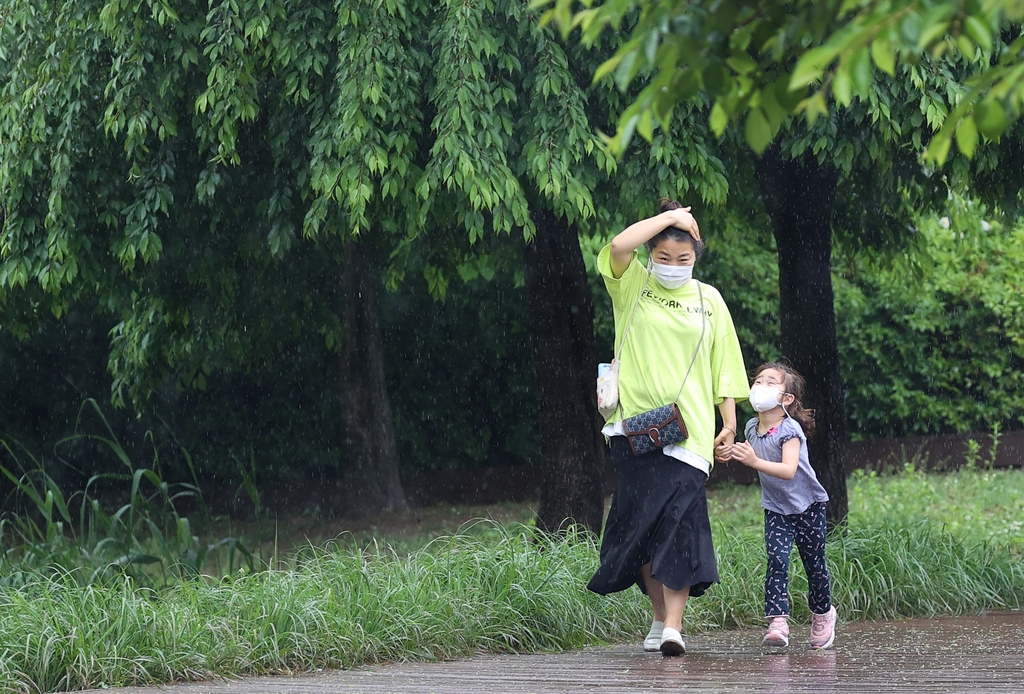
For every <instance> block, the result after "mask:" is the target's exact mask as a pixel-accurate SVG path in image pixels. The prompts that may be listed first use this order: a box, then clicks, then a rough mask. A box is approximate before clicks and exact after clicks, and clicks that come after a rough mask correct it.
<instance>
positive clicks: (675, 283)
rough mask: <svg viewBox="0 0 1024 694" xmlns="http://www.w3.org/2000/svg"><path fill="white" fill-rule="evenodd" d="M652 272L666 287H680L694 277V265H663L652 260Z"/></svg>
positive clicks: (659, 282)
mask: <svg viewBox="0 0 1024 694" xmlns="http://www.w3.org/2000/svg"><path fill="white" fill-rule="evenodd" d="M651 274H652V275H654V279H656V280H658V284H660V285H661V286H662V287H664V288H665V289H678V288H679V287H682V286H683V285H684V284H686V283H687V282H689V281H690V279H691V278H692V277H693V266H692V265H663V264H661V263H656V262H653V261H652V262H651Z"/></svg>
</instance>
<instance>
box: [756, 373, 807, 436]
mask: <svg viewBox="0 0 1024 694" xmlns="http://www.w3.org/2000/svg"><path fill="white" fill-rule="evenodd" d="M768 369H775V370H776V371H778V372H779V373H781V374H782V377H783V379H784V381H785V382H784V383H783V385H784V386H785V388H786V393H788V394H789V395H792V396H793V404H792V405H786V408H785V409H786V413H787V414H789V416H790V417H792V418H793V419H795V420H796V421H797V422H799V423H800V427H801V428H802V429H803V430H804V435H805V436H807V438H810V437H812V436H814V410H808V409H806V408H804V404H803V399H804V385H805V384H804V377H803V376H801V375H800V374H798V373H797V372H796V369H794V368H793V367H792V366H790V365H789V364H788V363H784V362H779V361H769V362H765V363H764V364H761V366H759V367H757V370H756V371H755V372H754V378H755V379H756V378H757V377H758V376H760V375H761V373H762V372H763V371H767V370H768Z"/></svg>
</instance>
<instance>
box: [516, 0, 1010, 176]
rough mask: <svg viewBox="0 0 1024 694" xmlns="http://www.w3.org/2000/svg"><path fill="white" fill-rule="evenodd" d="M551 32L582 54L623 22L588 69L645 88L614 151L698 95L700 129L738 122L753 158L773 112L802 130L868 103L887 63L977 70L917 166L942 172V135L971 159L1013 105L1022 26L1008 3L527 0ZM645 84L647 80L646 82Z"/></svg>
mask: <svg viewBox="0 0 1024 694" xmlns="http://www.w3.org/2000/svg"><path fill="white" fill-rule="evenodd" d="M535 4H536V5H538V6H543V7H549V9H548V10H547V12H546V13H545V15H544V21H554V22H556V23H557V24H558V26H559V27H560V29H561V31H562V33H563V35H565V36H568V34H569V33H571V32H572V31H573V30H574V29H576V28H579V29H580V30H581V39H582V42H583V43H584V44H586V45H590V44H593V43H594V42H596V41H598V40H599V38H600V37H601V35H602V33H604V32H605V31H606V30H612V31H618V30H619V29H620V28H621V27H623V26H626V27H627V28H628V31H629V38H628V40H627V41H625V42H624V43H623V44H622V45H621V47H620V48H619V49H618V50H617V51H616V53H615V55H614V56H612V57H611V58H610V59H608V60H607V61H605V62H604V63H603V64H602V65H601V66H600V67H599V68H598V69H597V71H596V73H595V80H597V79H601V78H603V77H605V76H607V75H611V76H613V77H614V79H615V82H616V83H617V84H618V86H619V87H620V88H622V89H625V88H626V86H627V85H629V84H631V83H632V82H634V81H636V80H637V79H638V78H639V77H640V76H643V77H644V78H645V80H644V81H645V86H644V88H643V90H642V91H641V92H640V94H639V96H638V97H637V98H636V100H635V101H633V103H632V104H631V106H630V107H629V108H628V109H627V110H626V111H625V112H624V113H623V114H622V117H621V119H620V120H619V123H618V131H617V133H616V134H615V136H614V137H613V138H611V139H610V145H611V148H612V149H613V151H616V152H620V153H621V152H622V151H623V150H624V148H625V146H626V145H627V144H628V143H629V141H630V140H631V139H632V137H633V135H634V133H636V132H639V133H640V134H641V135H643V136H644V137H647V138H648V139H649V137H650V136H649V133H650V131H651V129H652V127H653V124H654V123H655V122H657V123H659V124H660V125H661V126H662V127H663V128H667V127H668V123H669V121H670V120H671V118H672V113H673V109H674V108H675V107H676V106H677V105H678V104H679V103H681V102H685V101H688V100H690V99H692V98H694V97H695V96H696V95H697V94H698V93H700V92H703V93H705V94H707V95H709V97H710V98H711V100H712V102H713V106H712V108H711V112H710V122H711V127H712V128H713V130H714V131H715V132H716V133H717V134H719V135H720V134H721V133H722V132H724V130H725V128H726V127H727V126H728V124H729V123H730V122H740V121H742V122H743V124H744V134H745V139H746V142H747V143H748V144H749V145H750V147H751V148H753V149H754V150H755V151H756V152H758V153H760V152H762V151H764V149H765V148H766V147H767V146H768V145H769V144H770V143H771V142H772V141H773V139H774V138H775V136H776V134H777V133H778V131H779V129H780V127H781V126H782V124H783V122H784V121H785V120H786V117H787V116H788V115H790V114H791V113H798V114H803V116H804V117H805V118H806V119H807V121H809V122H810V123H812V124H813V123H814V121H815V120H816V119H817V118H818V117H820V116H821V115H823V114H826V113H827V112H828V111H829V103H830V101H834V102H835V103H836V104H838V105H839V106H841V107H848V106H850V105H851V104H852V103H853V102H854V100H855V98H860V99H866V98H868V96H869V94H870V92H871V87H872V73H873V72H874V71H875V70H880V71H881V72H884V73H886V74H888V75H890V76H894V75H896V71H897V66H898V64H901V63H903V64H913V65H916V64H918V63H919V62H920V61H921V59H922V58H923V57H927V56H930V57H933V58H937V57H941V56H943V55H947V54H960V55H962V56H963V57H964V58H965V59H966V60H968V61H970V62H972V63H975V64H976V66H977V69H976V70H975V71H974V74H973V75H972V76H971V77H970V78H969V79H967V80H966V81H965V82H964V86H965V89H964V91H963V93H962V94H961V95H960V98H959V100H958V102H957V103H956V104H955V107H954V108H953V109H951V110H950V112H949V113H948V114H946V115H945V117H944V119H943V121H942V123H941V127H940V129H939V132H938V133H937V134H936V135H935V136H934V137H933V138H932V139H931V141H930V143H929V145H928V149H927V152H926V157H927V158H928V159H929V160H931V161H933V162H934V163H937V164H941V163H943V162H944V161H945V160H946V158H947V156H948V154H949V150H950V147H951V144H952V143H953V141H954V139H955V142H956V145H957V147H958V148H959V149H960V151H961V152H963V153H964V154H965V155H967V156H968V157H971V156H972V155H973V154H974V152H975V150H976V149H977V147H978V144H979V142H980V141H981V140H983V139H988V140H993V139H996V138H998V137H999V136H1000V135H1001V134H1002V133H1004V132H1005V131H1006V130H1007V128H1008V127H1009V125H1010V123H1011V121H1012V120H1013V119H1014V118H1016V117H1017V116H1019V115H1020V113H1021V110H1022V108H1024V59H1022V57H1024V37H1021V36H1020V29H1019V27H1017V26H1012V25H1011V24H1010V23H1011V22H1017V21H1020V20H1021V19H1022V18H1024V3H1021V2H1020V1H1019V0H966V1H961V0H789V1H786V2H783V1H780V0H776V1H773V2H762V1H760V0H756V1H755V0H701V1H698V2H689V1H685V0H653V1H647V0H644V1H641V0H606V1H605V2H602V3H600V4H598V3H595V2H594V1H593V0H579V2H577V0H537V1H536V2H535ZM648 77H649V79H648Z"/></svg>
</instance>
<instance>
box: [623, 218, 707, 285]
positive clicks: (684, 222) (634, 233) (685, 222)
mask: <svg viewBox="0 0 1024 694" xmlns="http://www.w3.org/2000/svg"><path fill="white" fill-rule="evenodd" d="M672 226H675V227H679V228H680V229H682V230H684V231H688V232H690V235H691V236H693V238H694V239H697V240H699V239H700V228H699V227H698V226H697V220H696V219H694V218H693V215H692V214H690V208H689V207H683V208H681V209H678V210H669V211H668V212H662V213H661V214H659V215H655V216H654V217H648V218H647V219H641V220H640V221H639V222H636V223H634V224H630V225H629V226H628V227H626V228H625V229H623V230H622V231H620V232H619V233H618V235H617V236H616V237H615V238H614V239H612V248H611V258H610V261H611V266H612V276H613V277H614V278H615V279H619V278H620V277H622V273H624V272H625V271H626V268H628V267H629V263H630V261H632V260H633V251H635V250H636V249H638V248H640V246H642V245H644V244H645V243H647V242H648V241H650V240H651V239H652V238H654V237H655V236H657V235H658V234H660V233H661V232H663V231H665V229H668V228H669V227H672Z"/></svg>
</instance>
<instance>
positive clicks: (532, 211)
mask: <svg viewBox="0 0 1024 694" xmlns="http://www.w3.org/2000/svg"><path fill="white" fill-rule="evenodd" d="M0 18H2V19H0V21H2V22H3V29H2V31H3V41H2V47H0V77H2V80H3V82H2V83H3V85H4V101H3V105H2V106H0V158H2V163H0V200H2V204H3V209H4V215H5V216H4V221H3V225H4V226H3V244H2V249H0V255H2V258H0V290H2V292H3V300H4V301H5V302H6V308H5V317H6V318H7V320H8V322H7V325H8V326H12V327H13V328H16V329H17V330H19V331H20V332H21V333H22V334H28V333H30V332H31V330H32V329H33V324H34V322H35V317H36V316H38V314H39V312H41V311H50V312H51V313H53V314H55V315H58V316H59V315H63V313H64V312H65V311H67V310H68V307H69V306H71V305H72V304H74V303H75V302H78V301H82V300H84V299H86V298H89V297H99V301H100V304H101V305H102V306H103V307H104V310H107V311H109V312H111V313H112V314H114V315H116V316H117V324H116V326H115V327H114V329H113V331H112V344H111V358H110V369H111V371H112V373H113V374H114V377H115V385H114V388H115V390H114V395H115V399H116V400H118V401H129V400H130V401H144V399H145V398H146V396H147V394H149V393H152V392H154V391H155V390H156V389H158V388H161V387H163V386H164V384H165V383H167V382H168V381H169V380H171V381H173V382H175V383H178V384H180V385H181V386H182V387H186V388H191V387H202V386H203V385H204V382H205V379H206V376H207V375H208V374H209V373H210V372H211V371H212V370H214V369H216V368H218V365H220V364H235V365H245V364H251V363H253V362H254V361H257V362H258V360H259V352H260V349H261V345H262V344H263V343H264V342H266V341H268V340H273V339H275V337H276V336H277V334H278V332H279V331H280V330H281V328H282V325H291V324H310V323H311V324H313V325H315V326H316V330H317V331H319V332H320V333H321V334H322V335H323V337H324V339H325V341H326V342H327V343H328V344H329V346H331V347H332V348H335V349H348V348H347V347H343V345H345V344H346V340H353V338H354V337H356V336H358V335H361V334H368V335H372V333H373V330H372V321H370V319H369V315H368V314H365V313H364V314H361V315H358V316H357V315H354V314H353V313H352V312H350V311H347V308H348V307H349V304H350V301H349V302H346V303H344V305H343V306H342V305H339V306H325V305H323V304H322V303H318V302H317V301H316V300H315V297H313V296H303V295H302V291H303V288H304V287H305V286H307V285H306V283H307V282H311V281H312V280H313V279H314V278H318V279H319V281H320V282H322V283H325V284H330V282H327V281H326V280H325V279H324V277H327V278H334V282H335V283H336V284H337V285H338V287H339V288H340V287H341V284H342V283H343V282H349V281H353V282H356V280H355V279H354V278H353V277H352V276H351V273H352V272H353V271H352V270H351V269H349V270H348V271H345V270H344V269H343V268H344V267H345V262H344V259H345V257H346V256H347V254H348V253H349V252H350V250H351V247H350V246H347V245H346V244H351V243H352V242H353V241H354V240H355V239H356V238H358V239H371V240H372V242H371V243H370V245H369V246H368V248H370V249H373V251H372V252H373V253H375V254H376V255H372V259H373V262H375V263H380V261H381V260H384V261H385V262H388V263H389V269H388V273H389V278H390V282H391V283H392V284H393V283H395V282H398V281H400V280H401V278H402V276H403V273H404V272H406V271H407V269H408V268H409V267H410V265H409V259H410V258H412V257H413V256H415V257H417V258H420V259H425V262H424V263H423V269H422V272H423V274H424V277H425V279H426V281H427V283H428V286H429V288H430V290H431V291H432V292H433V293H434V294H435V295H437V296H439V297H440V296H443V295H444V292H445V288H446V286H447V283H448V282H449V281H450V279H451V278H452V277H454V276H456V275H458V274H466V273H470V272H491V271H493V263H502V262H509V261H510V259H512V260H514V259H515V258H519V257H521V256H520V253H521V252H522V247H523V245H524V242H525V243H526V244H529V243H532V242H533V241H534V239H535V237H536V245H535V246H531V247H529V250H528V251H527V254H526V265H527V267H526V269H525V272H524V273H523V276H524V278H526V282H527V286H528V289H529V291H530V292H531V304H532V305H533V306H534V307H535V308H536V311H537V313H536V320H535V321H534V322H533V325H532V326H531V345H532V350H533V354H534V356H535V372H536V374H537V381H538V384H548V383H550V382H551V379H552V378H562V379H563V381H562V385H563V386H565V387H562V388H538V393H539V394H540V395H541V397H540V398H539V402H538V416H539V418H540V420H541V422H542V423H544V422H551V421H556V420H558V421H564V422H566V429H567V430H568V431H572V432H592V431H594V430H595V428H596V426H597V424H598V422H597V415H596V406H595V403H594V393H593V383H592V381H593V370H594V365H595V361H596V353H595V350H594V347H593V334H592V333H593V331H592V329H591V328H589V327H587V326H588V325H592V318H591V316H592V308H591V306H590V297H589V293H588V292H587V291H586V286H587V283H586V280H585V278H584V276H583V275H582V273H581V271H580V270H581V268H582V262H581V256H580V251H579V246H578V242H577V238H576V237H577V232H578V230H581V229H586V228H587V226H588V225H590V224H595V223H608V222H609V220H614V219H621V218H630V217H635V216H636V215H637V214H638V210H639V208H640V207H645V206H643V205H641V204H640V202H641V201H646V200H652V201H653V200H654V199H656V197H657V196H658V194H678V193H686V192H687V191H688V190H693V189H694V188H706V190H704V191H703V193H704V195H703V197H706V198H709V197H710V198H713V197H715V196H716V195H719V196H721V194H722V193H723V190H724V187H723V186H724V184H723V180H724V179H722V178H721V176H720V175H719V176H717V177H714V176H712V177H706V176H703V175H702V176H696V175H691V173H693V174H696V173H698V172H705V171H707V170H708V169H709V167H710V169H714V168H715V166H716V164H714V162H713V161H712V160H708V159H699V160H698V159H694V158H693V157H691V156H689V155H688V153H687V152H686V151H685V150H683V149H681V148H676V145H675V144H674V143H670V142H669V141H668V140H667V139H666V140H665V141H663V142H662V143H661V144H657V143H656V144H655V146H654V147H652V148H649V149H647V151H646V154H645V155H642V156H640V157H638V159H637V164H636V165H634V166H633V167H619V168H616V166H615V163H614V160H613V159H612V158H611V157H609V156H608V155H607V154H606V153H605V151H604V149H603V147H602V145H601V143H600V140H599V138H597V137H596V136H595V134H594V130H595V126H598V125H603V124H604V123H606V122H609V121H610V120H611V119H614V118H615V117H616V116H617V114H618V112H619V111H620V110H621V108H623V107H624V105H625V103H626V102H625V100H624V99H623V97H621V96H620V95H619V94H618V93H617V92H615V91H614V90H611V89H601V90H596V91H594V90H592V91H588V90H587V88H586V83H587V81H588V80H587V77H586V73H585V72H584V71H582V70H580V69H579V68H578V67H576V68H574V67H573V66H574V65H576V66H578V65H581V64H583V63H582V62H580V61H578V57H579V56H573V55H570V54H569V53H567V52H566V51H565V49H564V48H563V47H562V46H561V45H559V43H558V42H557V41H555V40H553V36H552V35H551V32H550V31H549V30H540V29H538V28H537V23H536V17H535V16H534V15H532V14H531V13H530V12H529V10H528V9H527V8H526V7H525V6H523V5H522V4H520V3H511V2H508V3H503V2H480V3H461V2H453V1H451V0H443V1H440V2H433V3H430V2H425V1H421V2H409V3H396V2H390V1H385V0H354V1H353V2H349V3H345V4H336V3H331V2H326V1H324V0H321V1H319V2H318V1H313V2H309V1H308V0H301V1H300V0H232V2H219V3H214V4H213V5H211V7H210V9H209V11H208V12H201V11H199V10H198V9H197V7H195V6H191V5H190V6H187V7H175V6H172V5H171V4H169V3H167V2H165V1H164V0H146V2H145V3H144V6H143V5H131V4H127V3H123V2H120V1H119V0H113V1H109V2H100V1H99V0H86V1H85V2H70V0H44V2H34V1H33V2H30V1H29V0H3V1H2V4H0ZM599 50H605V49H599ZM579 52H580V53H587V52H588V51H587V50H585V49H580V51H579ZM706 134H707V133H706V131H701V132H700V133H699V134H698V135H697V136H696V138H697V140H700V139H702V138H704V137H705V135H706ZM677 141H678V142H682V143H683V144H686V143H687V142H691V141H694V140H692V139H686V140H677ZM697 145H698V146H699V142H698V143H697ZM645 161H646V166H645V165H644V162H645ZM709 161H711V163H710V164H709ZM719 168H720V167H719ZM652 169H654V170H658V171H660V172H662V173H663V174H664V175H663V176H661V177H660V179H659V180H658V183H657V184H656V185H651V183H650V181H649V178H648V175H649V171H650V170H652ZM631 177H632V178H631ZM673 185H675V188H674V189H673ZM691 185H692V186H693V187H694V188H691V187H690V186H691ZM656 188H657V189H656ZM641 190H642V194H637V192H638V191H641ZM644 211H645V212H646V211H647V210H646V209H645V210H644ZM513 233H514V234H515V236H514V237H513V236H511V234H513ZM491 237H496V238H503V239H505V242H504V244H502V246H501V250H499V251H497V252H495V251H494V250H493V249H491V248H490V247H489V246H488V245H487V244H485V243H483V241H484V239H485V238H491ZM307 240H313V241H315V242H316V243H317V244H319V246H320V248H321V249H322V251H321V253H320V255H321V256H322V257H321V258H320V262H319V263H318V264H317V263H314V264H313V265H312V266H309V267H308V268H307V270H308V272H307V273H306V274H307V275H309V276H307V277H300V278H299V280H297V281H299V282H300V286H299V287H298V289H297V290H296V286H295V285H294V284H292V286H289V284H288V282H286V281H284V279H285V278H286V277H289V276H290V274H289V273H285V272H284V271H283V268H285V267H286V266H288V265H289V263H290V262H291V261H292V258H293V257H294V254H295V253H296V249H297V248H298V247H299V246H300V245H302V244H305V243H307ZM485 247H487V248H488V249H489V250H483V249H484V248H485ZM359 252H360V253H362V252H363V251H359ZM314 255H315V254H314ZM349 267H350V268H351V266H349ZM565 269H569V270H571V272H568V273H564V272H562V270H565ZM362 282H363V280H362V279H360V280H358V281H357V282H356V285H355V286H366V285H364V284H362ZM275 296H279V297H282V300H284V297H287V300H288V301H289V302H294V304H295V305H296V306H297V307H296V309H295V311H294V312H293V313H290V314H285V315H282V314H281V313H280V312H275V311H273V310H271V311H269V312H267V311H256V310H255V307H264V306H266V305H267V304H268V303H269V304H271V305H272V304H273V298H274V297H275ZM367 310H372V309H371V308H369V307H367ZM565 315H572V316H574V319H573V320H572V321H566V320H560V319H559V317H560V316H565ZM345 317H349V318H350V319H351V320H347V321H346V320H343V318H345ZM359 326H366V327H367V328H368V332H366V333H361V332H360V331H359ZM371 343H372V340H371ZM360 348H365V345H360ZM550 350H557V352H556V353H552V352H551V351H550ZM360 359H363V360H364V361H365V363H368V364H376V363H377V360H376V359H374V358H370V357H368V356H367V357H360V358H358V359H356V361H359V360H360ZM348 363H349V364H350V365H351V361H349V362H348ZM367 371H368V370H364V371H363V372H357V371H356V370H355V369H351V368H347V369H346V370H345V372H346V373H347V374H349V375H350V376H353V377H354V376H357V375H359V374H360V373H361V374H363V375H365V374H367ZM381 382H382V381H381V379H380V378H379V377H377V376H373V377H370V378H368V380H367V381H366V382H365V383H364V384H363V386H364V387H361V388H357V389H350V388H346V389H345V390H344V394H345V396H346V397H347V394H349V393H354V392H362V393H364V394H372V393H376V394H378V395H379V394H380V389H379V384H380V383H381ZM368 402H369V403H376V404H375V405H373V406H367V405H366V404H365V403H368ZM384 402H385V400H384V398H382V397H373V398H362V399H361V400H356V401H354V402H353V404H352V405H351V406H350V407H348V408H347V409H346V412H348V413H349V414H351V413H353V412H355V413H357V414H360V415H362V416H363V417H365V418H366V419H365V420H364V422H363V425H362V426H360V427H359V428H361V430H363V431H366V432H370V431H377V429H376V428H375V427H376V423H377V421H378V420H382V421H385V428H386V412H385V411H384ZM358 403H363V404H362V405H361V406H360V405H359V404H358ZM355 426H356V425H355V424H353V423H352V422H348V423H346V425H345V427H346V430H348V429H351V428H353V427H355ZM545 430H548V429H546V428H545ZM370 438H373V437H372V436H371V437H370ZM378 442H380V441H379V439H378ZM542 446H543V450H544V452H543V456H544V468H545V470H546V471H547V472H546V474H547V475H548V478H547V479H546V480H545V496H544V502H543V503H542V506H541V509H540V511H539V522H540V524H541V525H542V526H544V527H547V528H550V529H556V528H559V527H562V525H563V522H564V520H565V519H566V518H573V519H575V520H577V521H579V522H581V523H583V524H584V525H586V526H587V527H590V528H592V529H594V530H597V529H598V528H599V526H600V523H601V513H602V507H603V493H602V490H601V485H600V478H601V469H602V464H601V463H602V460H603V456H604V449H603V446H602V445H601V444H600V440H599V437H598V436H596V435H589V434H588V435H583V434H580V435H579V436H577V437H576V438H574V439H572V440H569V441H566V440H565V439H564V438H558V437H554V436H546V437H545V438H544V441H543V444H542ZM392 449H393V447H392V446H390V445H388V444H387V442H382V448H381V450H383V451H389V450H392ZM375 457H377V458H379V456H375ZM392 471H393V463H391V462H390V461H385V462H383V463H382V467H381V469H380V470H379V472H378V473H374V475H373V476H375V477H376V478H377V479H379V480H384V481H385V483H384V484H383V485H382V488H387V489H394V486H393V484H391V483H390V482H386V481H387V480H393V475H392V474H391V472H392ZM357 477H359V478H363V479H366V475H362V474H359V475H357ZM366 491H367V494H366V495H365V496H366V498H374V495H375V492H374V491H373V490H372V489H368V490H366ZM396 503H398V502H397V501H396Z"/></svg>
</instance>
